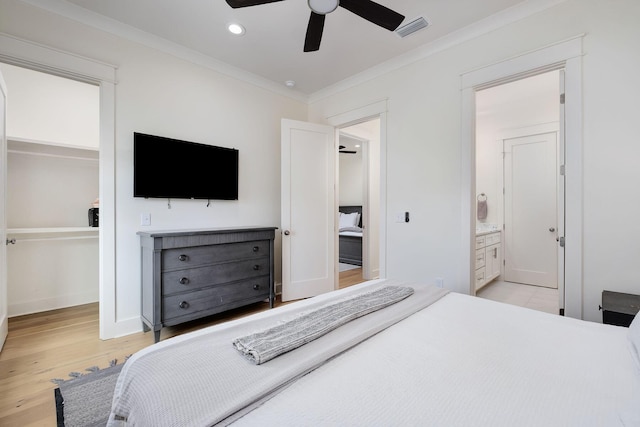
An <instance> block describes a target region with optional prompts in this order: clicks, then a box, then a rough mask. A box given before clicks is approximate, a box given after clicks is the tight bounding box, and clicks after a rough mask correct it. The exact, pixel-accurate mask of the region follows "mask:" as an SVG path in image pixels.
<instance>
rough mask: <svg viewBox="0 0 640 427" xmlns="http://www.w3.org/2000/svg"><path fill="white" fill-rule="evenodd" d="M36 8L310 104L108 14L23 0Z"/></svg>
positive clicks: (300, 95) (290, 91)
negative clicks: (107, 15) (112, 17)
mask: <svg viewBox="0 0 640 427" xmlns="http://www.w3.org/2000/svg"><path fill="white" fill-rule="evenodd" d="M22 1H23V2H25V3H28V4H30V5H32V6H35V7H38V8H41V9H44V10H47V11H49V12H52V13H55V14H58V15H61V16H64V17H66V18H69V19H72V20H74V21H77V22H80V23H82V24H83V25H89V26H91V27H93V28H97V29H99V30H101V31H105V32H107V33H110V34H113V35H115V36H118V37H122V38H124V39H126V40H130V41H133V42H136V43H139V44H141V45H143V46H146V47H149V48H151V49H155V50H158V51H160V52H164V53H167V54H169V55H172V56H175V57H176V58H180V59H183V60H185V61H188V62H191V63H192V64H196V65H200V66H203V67H206V68H209V69H211V70H214V71H217V72H219V73H221V74H224V75H225V76H227V77H231V78H234V79H238V80H241V81H244V82H246V83H250V84H252V85H254V86H258V87H260V88H262V89H266V90H269V91H271V92H274V93H277V94H279V95H283V96H286V97H289V98H292V99H295V100H297V101H301V102H305V103H306V102H307V101H308V97H307V95H305V94H303V93H302V92H300V91H297V90H294V89H291V88H288V87H286V86H284V85H283V84H282V83H276V82H274V81H272V80H269V79H266V78H264V77H261V76H258V75H257V74H253V73H251V72H248V71H246V70H243V69H241V68H238V67H234V66H233V65H230V64H227V63H225V62H222V61H219V60H217V59H215V58H212V57H210V56H207V55H204V54H202V53H200V52H197V51H195V50H193V49H189V48H187V47H184V46H182V45H179V44H177V43H174V42H172V41H169V40H167V39H163V38H162V37H158V36H156V35H153V34H150V33H147V32H145V31H142V30H139V29H137V28H134V27H132V26H130V25H127V24H124V23H122V22H119V21H116V20H115V19H111V18H108V17H106V16H104V15H100V14H98V13H95V12H92V11H90V10H87V9H85V8H82V7H80V6H77V5H75V4H72V3H69V2H66V1H64V2H63V1H60V0H22Z"/></svg>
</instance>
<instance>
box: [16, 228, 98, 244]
mask: <svg viewBox="0 0 640 427" xmlns="http://www.w3.org/2000/svg"><path fill="white" fill-rule="evenodd" d="M98 231H99V229H98V228H97V227H46V228H9V229H7V242H8V243H13V244H15V243H20V242H43V241H53V240H84V239H97V238H98Z"/></svg>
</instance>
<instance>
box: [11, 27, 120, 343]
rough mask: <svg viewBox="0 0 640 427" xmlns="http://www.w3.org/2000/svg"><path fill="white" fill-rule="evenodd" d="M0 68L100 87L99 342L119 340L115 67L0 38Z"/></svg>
mask: <svg viewBox="0 0 640 427" xmlns="http://www.w3.org/2000/svg"><path fill="white" fill-rule="evenodd" d="M0 62H4V63H7V64H11V65H15V66H18V67H23V68H28V69H31V70H34V71H40V72H43V73H47V74H52V75H56V76H59V77H65V78H68V79H72V80H77V81H81V82H84V83H89V84H93V85H96V86H98V87H99V88H100V101H99V102H100V142H99V153H100V154H99V156H100V161H99V169H100V172H99V174H100V178H99V181H100V184H99V185H100V188H99V196H98V197H99V198H100V230H99V232H98V233H99V234H98V235H99V241H100V242H99V252H100V255H99V257H100V260H99V263H100V272H99V286H100V290H99V306H100V313H99V323H100V325H99V327H100V339H103V340H105V339H109V338H114V337H116V336H118V335H120V334H119V332H118V324H117V316H116V283H115V272H116V269H115V263H116V260H115V255H116V252H115V85H116V67H115V66H114V65H111V64H107V63H104V62H99V61H96V60H93V59H89V58H85V57H82V56H79V55H75V54H71V53H66V52H63V51H61V50H58V49H53V48H49V47H47V46H45V45H42V44H38V43H33V42H31V41H28V40H24V39H20V38H17V37H13V36H9V35H7V34H0Z"/></svg>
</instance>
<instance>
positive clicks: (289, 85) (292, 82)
mask: <svg viewBox="0 0 640 427" xmlns="http://www.w3.org/2000/svg"><path fill="white" fill-rule="evenodd" d="M284 84H285V85H286V86H287V87H294V86H295V85H296V82H294V81H293V80H287V81H286V82H284Z"/></svg>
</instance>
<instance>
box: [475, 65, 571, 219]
mask: <svg viewBox="0 0 640 427" xmlns="http://www.w3.org/2000/svg"><path fill="white" fill-rule="evenodd" d="M559 82H560V72H559V71H551V72H548V73H544V74H541V75H537V76H533V77H529V78H527V79H524V80H518V81H515V82H511V83H507V84H504V85H501V86H497V87H493V88H489V89H485V90H481V91H478V92H477V93H476V195H478V194H480V193H484V194H485V195H486V197H487V207H488V213H487V218H486V220H479V221H478V222H480V223H485V224H496V225H499V224H501V221H502V209H503V204H502V202H503V199H502V194H501V193H502V178H501V177H502V167H503V166H502V151H503V147H502V139H503V138H514V137H517V136H525V135H529V134H531V132H536V130H534V128H536V129H539V128H540V127H544V128H548V129H553V130H558V120H559V117H560V108H559V105H560V98H559Z"/></svg>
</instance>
